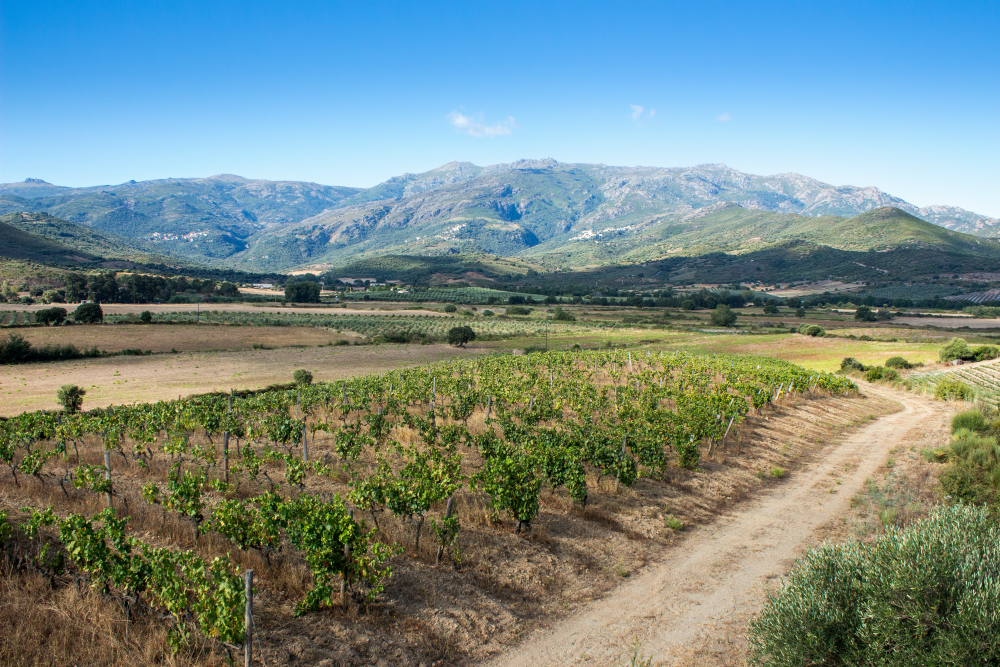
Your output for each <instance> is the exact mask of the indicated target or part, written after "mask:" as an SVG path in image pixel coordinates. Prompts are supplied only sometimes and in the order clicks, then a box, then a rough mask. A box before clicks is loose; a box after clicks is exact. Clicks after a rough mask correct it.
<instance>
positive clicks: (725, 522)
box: [0, 347, 917, 666]
mask: <svg viewBox="0 0 1000 667" xmlns="http://www.w3.org/2000/svg"><path fill="white" fill-rule="evenodd" d="M327 349H329V350H332V351H337V350H344V349H345V348H324V351H325V350H327ZM369 349H370V348H369ZM404 349H406V350H420V349H425V348H418V347H409V348H404ZM446 349H447V350H449V351H450V350H452V348H446ZM350 352H354V349H353V348H351V349H350ZM458 353H461V351H458ZM282 354H284V355H287V354H289V351H287V350H286V351H283V352H282ZM192 356H193V357H197V355H192ZM216 356H219V355H216ZM375 361H376V360H374V359H373V360H371V363H374V362H375ZM425 361H426V360H425ZM266 363H267V362H266V361H264V360H262V361H261V364H266ZM356 367H357V366H356V365H355V368H356ZM367 370H369V371H375V370H377V369H376V368H369V369H367ZM287 377H288V374H285V375H284V378H287ZM284 378H282V379H284ZM324 379H326V378H324ZM207 388H208V387H206V386H205V385H203V384H202V385H200V386H199V388H198V389H199V391H204V390H206V389H207ZM872 394H873V396H871V397H868V398H865V397H848V398H829V397H825V396H823V395H813V396H810V397H807V398H804V397H798V396H796V397H793V398H791V399H784V400H781V401H779V405H778V406H777V407H776V408H774V409H772V408H767V409H766V410H765V411H764V412H763V413H762V414H760V415H758V416H756V417H753V418H751V419H748V420H747V422H745V423H744V425H743V426H742V428H741V429H740V430H739V431H738V432H737V433H736V434H731V435H730V437H729V438H728V440H727V441H725V442H723V443H722V444H721V446H720V447H719V448H718V451H717V452H715V453H714V455H713V457H712V458H709V457H708V455H707V454H708V453H707V451H703V460H702V464H701V466H700V468H699V469H698V470H695V471H687V470H682V469H680V468H678V467H676V466H675V465H672V466H671V467H670V468H668V470H667V473H666V474H665V475H664V477H663V478H662V479H661V478H659V477H657V478H650V477H644V478H641V479H640V480H639V481H638V482H637V483H636V484H635V486H633V487H632V488H625V487H621V488H618V487H617V486H616V485H615V484H614V483H613V480H608V479H603V480H602V479H598V478H596V477H594V476H593V475H592V476H591V478H590V479H588V486H589V487H590V488H591V489H592V492H591V494H590V497H589V499H588V503H587V507H586V508H581V507H579V506H577V505H574V504H573V503H572V502H570V500H569V498H568V497H567V496H566V495H565V493H551V492H547V493H543V495H542V497H541V512H540V514H539V517H538V518H537V519H536V520H535V521H534V522H533V525H532V529H531V531H530V532H527V533H521V534H515V532H514V531H513V526H512V525H511V524H510V523H509V522H508V521H506V520H503V519H500V520H496V519H493V518H491V517H490V516H489V513H488V512H487V511H486V507H485V504H484V503H483V500H482V499H481V498H480V497H478V495H477V494H475V493H472V492H470V491H464V492H462V494H460V495H459V496H458V498H457V500H458V503H457V506H458V515H459V517H460V519H461V522H462V532H461V533H460V537H459V546H460V551H459V552H457V553H456V554H449V555H448V556H447V557H446V559H445V562H444V563H442V564H441V565H435V550H434V545H433V542H432V540H431V539H430V538H429V537H427V539H425V540H424V541H423V542H422V544H421V548H420V549H419V550H417V549H416V548H415V546H414V542H413V538H414V529H413V527H412V526H410V525H407V524H403V523H401V522H398V521H396V520H394V519H392V518H391V517H387V516H382V517H380V518H379V521H380V535H379V539H380V540H383V541H388V542H396V543H399V544H400V545H402V546H403V552H402V553H401V554H399V555H398V556H396V557H394V558H393V560H392V567H393V570H394V574H393V577H392V578H391V579H390V580H389V582H388V585H387V587H386V590H385V592H384V593H383V594H382V595H381V596H380V597H379V599H378V600H377V601H376V603H375V604H373V605H371V606H369V607H368V608H367V609H361V608H359V607H357V606H352V608H351V609H350V610H348V611H343V610H340V609H328V610H324V611H320V612H316V613H311V614H308V615H306V616H303V617H299V618H295V617H293V615H292V608H293V606H294V603H295V602H296V601H297V599H298V598H299V597H300V596H301V592H302V590H303V587H304V586H305V584H306V582H307V580H308V574H307V572H306V570H305V568H304V565H303V563H302V562H301V561H300V560H299V559H297V557H295V556H293V555H286V554H281V555H279V556H277V557H274V558H272V560H273V562H274V568H273V569H271V568H269V567H268V566H267V564H266V563H264V561H263V559H262V558H261V557H259V555H258V554H257V552H255V551H251V552H240V551H238V550H233V549H232V548H231V547H230V546H228V545H227V543H225V541H224V540H221V538H218V537H217V536H214V535H212V534H209V535H206V536H199V535H198V534H197V532H196V531H195V530H194V528H193V526H192V525H191V524H190V522H188V521H185V520H182V519H178V518H176V517H174V516H173V515H166V514H163V515H161V512H160V510H159V509H158V508H156V507H149V506H146V505H145V504H144V503H143V502H142V501H141V500H140V499H139V494H140V489H141V486H142V484H143V483H144V482H146V481H148V480H149V479H156V480H160V481H161V483H162V478H163V477H164V475H165V474H166V469H167V468H168V467H169V462H167V461H163V460H159V461H157V462H156V463H155V464H154V465H152V466H151V467H150V468H149V469H148V470H147V469H142V468H140V467H139V466H137V465H135V464H133V463H130V462H129V461H128V460H125V459H124V457H122V458H121V459H119V458H117V457H116V458H115V462H114V464H113V468H114V470H115V478H114V479H115V488H116V490H118V492H119V499H118V500H116V503H122V499H123V498H127V499H129V502H128V504H127V506H124V503H123V507H122V510H123V511H125V512H126V513H128V514H129V515H130V516H131V520H130V523H129V528H130V530H132V531H135V532H136V533H137V535H138V536H140V537H142V538H143V539H145V540H147V541H149V542H152V543H155V544H171V545H174V546H175V547H177V548H182V549H193V550H196V551H198V552H199V553H202V554H204V555H213V554H216V553H223V552H227V551H228V552H230V553H231V557H232V558H234V560H235V562H237V563H238V564H239V566H240V567H252V568H253V569H254V570H255V572H257V573H258V576H259V577H260V579H259V582H260V595H259V596H258V598H257V604H258V607H257V612H256V624H257V628H258V631H259V641H260V650H261V654H262V658H263V661H264V664H268V665H272V664H275V665H285V664H309V665H324V666H332V665H421V664H424V665H432V664H440V665H444V664H447V665H452V664H473V663H477V662H483V661H488V660H495V664H525V663H526V662H528V661H531V662H538V663H541V664H568V663H570V662H574V661H576V660H579V659H582V658H583V656H584V654H586V656H587V657H588V658H592V659H593V660H594V661H595V664H614V663H615V662H616V661H617V660H618V659H619V657H620V656H621V655H623V653H624V651H625V650H626V648H627V646H628V645H629V643H630V642H631V641H632V638H633V635H638V636H639V637H640V639H642V641H643V642H644V648H645V649H646V650H647V651H649V650H650V649H655V650H656V651H657V654H658V655H660V654H663V655H666V653H665V651H666V648H667V647H668V646H669V645H670V642H671V641H673V642H675V643H676V642H679V643H680V645H683V646H685V647H687V648H690V647H691V646H694V644H693V643H692V642H695V641H696V640H699V641H700V640H702V639H704V638H705V637H703V636H702V633H703V631H705V632H707V630H704V628H700V627H699V626H698V623H699V622H702V621H703V622H706V623H712V622H717V621H718V619H725V618H728V617H727V616H726V614H727V613H729V611H728V610H729V609H730V607H731V606H732V605H731V601H732V600H731V598H733V595H732V594H730V592H729V590H730V589H729V588H727V587H732V586H736V589H735V590H737V591H739V592H740V594H739V596H738V597H742V595H743V593H755V594H756V591H757V589H756V588H753V586H754V585H756V583H757V582H758V580H759V576H758V575H759V574H760V571H766V572H771V571H772V570H773V571H779V570H780V568H781V567H784V565H782V563H784V561H783V560H782V558H785V557H786V554H785V552H784V551H781V550H780V549H779V553H777V554H773V553H771V551H768V549H771V548H772V547H774V545H779V546H781V545H782V544H783V543H784V541H785V540H787V541H788V543H789V545H798V544H799V543H800V542H802V541H803V535H804V534H811V533H810V530H811V528H810V527H811V526H812V525H813V523H815V521H814V519H815V516H814V515H817V513H819V512H822V511H823V509H822V508H820V509H817V508H816V507H813V504H819V502H820V499H821V500H822V502H824V503H827V502H829V503H833V504H831V505H828V506H827V507H826V508H825V511H826V514H825V515H819V516H825V517H829V516H831V514H832V511H833V510H835V509H836V508H837V505H836V504H835V503H836V501H837V499H838V498H839V497H840V496H838V495H829V491H828V489H829V488H833V485H834V484H835V479H834V477H835V476H838V477H839V476H841V475H842V476H843V479H844V481H845V482H848V483H853V481H854V479H855V477H857V476H858V475H860V474H861V472H860V470H861V467H860V466H861V464H862V463H864V462H866V461H867V460H868V458H866V456H870V455H871V452H869V451H867V449H866V447H868V446H869V445H868V444H867V443H868V438H867V437H864V434H868V435H874V436H877V437H880V438H881V440H877V441H876V444H875V445H870V447H871V450H872V451H875V450H877V449H878V448H881V447H883V446H887V445H885V443H886V442H888V441H889V440H890V439H891V438H890V435H892V433H893V432H894V429H896V428H898V427H899V423H898V422H900V417H899V416H897V415H893V416H890V417H887V418H885V419H883V420H879V417H880V416H882V415H884V414H887V413H890V412H892V411H893V410H894V409H897V405H896V404H895V403H894V402H893V401H892V400H888V399H887V398H884V397H882V396H881V394H879V395H875V391H873V392H872ZM914 416H917V415H915V414H909V415H908V416H907V417H906V419H907V420H908V419H911V418H912V417H914ZM477 417H478V418H481V416H477ZM477 417H474V418H473V422H474V421H475V420H476V419H477ZM873 420H874V421H875V424H874V425H869V423H870V422H872V421H873ZM886 420H890V421H889V423H888V425H885V426H879V425H880V424H883V422H884V421H886ZM859 426H861V427H863V428H864V430H863V431H861V432H860V434H859V435H854V436H850V437H847V439H846V441H845V440H844V437H845V436H849V434H852V433H856V432H858V428H859ZM475 427H476V424H475V423H470V428H473V429H475ZM876 427H878V428H876ZM873 429H874V430H873ZM317 435H318V436H320V437H317V438H316V440H315V441H314V442H313V443H311V445H310V451H311V453H314V455H315V456H317V457H323V456H324V455H327V456H328V455H330V454H331V452H332V451H333V448H332V443H331V442H330V441H328V440H327V439H324V437H323V436H322V434H317ZM842 441H843V442H842ZM859 441H863V444H861V445H859V444H858V442H859ZM828 443H833V444H828ZM841 443H842V444H841ZM102 449H103V447H102V445H101V443H100V441H99V440H98V439H96V438H94V439H93V442H90V443H87V445H86V446H85V447H82V448H81V452H80V455H81V457H82V460H83V462H87V463H100V462H101V457H102V454H101V451H102ZM849 452H851V453H853V454H851V455H850V456H848V453H849ZM463 455H464V456H466V458H467V459H468V460H469V461H470V462H471V464H473V465H474V463H475V461H474V456H473V455H472V453H471V452H463ZM161 458H162V457H161ZM71 459H72V456H71ZM856 459H857V460H856ZM860 459H864V461H861V460H860ZM817 461H818V463H817ZM831 461H832V462H831ZM70 464H72V465H75V461H70ZM842 465H846V466H847V468H848V469H845V470H844V472H843V473H840V467H841V466H842ZM855 465H856V466H859V467H857V468H854V467H852V466H855ZM821 468H822V470H824V471H826V470H827V468H829V471H827V472H824V473H822V474H820V473H819V472H817V471H818V470H820V469H821ZM777 470H782V471H785V470H788V471H790V472H789V473H788V475H787V476H786V477H782V478H781V479H778V478H777V477H776V476H775V474H774V471H777ZM51 474H53V475H58V474H60V473H59V471H58V470H53V471H52V473H51ZM278 474H279V476H280V473H278ZM344 482H346V479H342V480H340V481H339V482H338V481H337V480H331V479H328V478H315V477H310V480H309V483H308V487H309V490H310V491H312V492H319V493H324V494H326V493H331V492H333V491H338V490H339V491H341V492H343V490H345V489H346V486H345V485H344ZM243 484H248V482H244V483H243ZM816 485H819V486H822V489H819V486H816ZM814 486H816V488H817V489H818V490H815V491H814V490H813V488H814ZM313 487H315V488H313ZM845 488H848V487H845ZM803 489H804V490H805V491H803ZM241 492H253V489H250V488H247V489H243V490H242V491H241ZM803 493H806V496H805V497H803V496H802V494H803ZM811 493H814V494H816V496H817V497H816V498H813V497H812V496H811V495H809V494H811ZM839 493H840V494H842V495H844V497H845V498H846V497H847V494H848V492H847V491H839ZM823 494H828V495H823ZM828 497H829V500H828ZM791 498H797V499H798V500H797V501H795V502H793V501H792V500H790V499H791ZM814 501H815V503H814ZM25 504H32V505H47V504H54V505H55V506H56V509H57V512H66V511H78V512H79V511H84V512H86V513H90V512H93V511H97V510H98V509H100V507H101V500H100V499H99V498H96V497H94V494H91V493H88V492H86V491H82V490H76V489H72V488H70V489H69V490H68V494H63V493H62V491H61V490H60V487H59V486H58V484H56V483H54V482H53V481H52V480H35V479H30V478H25V477H24V476H23V475H22V476H21V481H20V486H19V487H18V486H15V485H14V484H13V481H12V479H11V477H10V476H9V475H0V509H6V510H8V515H9V516H12V517H13V516H20V512H19V511H18V510H19V508H20V507H22V506H24V505H25ZM129 508H134V509H129ZM441 510H443V508H436V510H435V511H436V512H439V511H441ZM800 516H801V517H802V519H803V520H802V521H799V518H800ZM741 517H746V520H745V521H751V524H747V523H745V521H744V520H741ZM768 517H771V518H768ZM362 518H365V519H366V520H367V521H369V524H370V525H372V523H373V521H374V518H373V517H368V516H365V513H362ZM668 518H670V519H676V520H679V521H681V522H682V524H683V526H684V530H682V531H675V530H674V529H672V528H669V527H668V526H667V523H666V520H667V519H668ZM741 521H743V522H741ZM753 522H756V523H753ZM428 533H429V530H428V529H427V527H425V528H424V535H425V536H428ZM755 548H760V549H762V550H763V551H762V552H761V554H762V555H759V556H758V555H754V552H753V549H755ZM791 548H793V547H792V546H789V547H788V549H791ZM741 559H742V560H741ZM743 563H748V565H746V567H744V565H743ZM747 568H749V571H748V572H746V573H743V571H744V570H745V569H747ZM736 575H739V576H736ZM39 585H41V584H39V583H38V582H37V581H36V582H34V583H32V582H31V581H30V580H29V581H27V583H24V584H21V585H20V587H15V588H16V589H17V590H18V591H21V590H22V589H24V588H30V587H31V586H35V587H36V588H37V586H39ZM32 590H35V589H32ZM17 599H19V600H23V599H24V595H23V594H21V593H18V596H17ZM693 600H694V601H697V600H700V601H702V602H703V603H704V604H703V607H705V609H703V610H701V611H699V609H701V608H698V607H695V606H694V605H693ZM3 604H4V602H3V601H0V607H2V606H3ZM749 608H750V607H739V608H738V610H740V611H742V610H745V609H749ZM709 609H711V610H713V611H712V612H711V613H709V611H708V610H709ZM576 610H580V611H579V612H578V614H576V615H572V616H571V614H573V612H574V611H576ZM0 611H2V609H0ZM112 612H113V610H111V611H108V610H105V613H107V614H112ZM34 613H35V616H33V618H38V619H40V620H38V621H37V622H38V623H43V622H45V623H51V619H50V617H49V616H46V609H45V608H39V609H35V610H34ZM49 613H50V615H51V614H58V613H61V612H59V611H58V610H50V612H49ZM733 613H735V612H733ZM567 617H569V619H570V620H568V621H561V620H560V619H566V618H567ZM119 618H121V616H119ZM46 619H49V620H46ZM678 619H680V620H682V621H683V622H682V623H680V624H677V623H676V621H677V620H678ZM699 619H702V620H699ZM122 620H124V619H123V618H122ZM553 628H554V630H553ZM685 628H688V629H687V630H685ZM670 632H673V633H674V634H673V635H671V634H670ZM678 632H680V633H681V634H677V633H678ZM685 633H686V634H685ZM526 637H527V638H528V643H525V644H523V645H521V646H520V647H518V644H519V643H520V642H522V641H523V640H524V639H525V638H526ZM664 637H666V639H664ZM671 637H673V639H671ZM112 639H113V638H109V637H108V634H107V633H106V632H104V631H95V634H94V638H93V639H92V641H93V642H102V641H107V642H111V641H112ZM5 641H6V640H5V638H4V637H3V635H2V633H0V649H2V648H4V642H5ZM143 645H148V644H146V643H143ZM7 648H9V646H8V647H7ZM685 650H687V649H685ZM66 658H67V663H66V664H69V662H70V658H71V656H66ZM215 659H216V658H212V659H211V660H215ZM211 660H209V659H208V658H206V659H205V661H204V664H208V663H209V662H211ZM191 661H194V662H197V663H199V664H201V663H202V661H201V660H195V659H194V658H191ZM83 662H86V660H83ZM38 664H55V663H52V662H51V661H46V660H39V661H38ZM108 664H128V663H127V662H126V661H124V660H119V661H112V662H109V663H108Z"/></svg>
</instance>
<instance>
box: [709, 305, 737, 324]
mask: <svg viewBox="0 0 1000 667" xmlns="http://www.w3.org/2000/svg"><path fill="white" fill-rule="evenodd" d="M711 320H712V324H714V325H715V326H717V327H731V326H733V325H734V324H736V313H734V312H733V310H732V308H730V307H729V306H727V305H726V304H724V303H720V304H719V305H718V306H716V307H715V310H713V311H712V315H711Z"/></svg>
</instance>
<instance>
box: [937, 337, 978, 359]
mask: <svg viewBox="0 0 1000 667" xmlns="http://www.w3.org/2000/svg"><path fill="white" fill-rule="evenodd" d="M938 354H939V356H940V357H941V361H954V360H955V359H972V355H973V353H972V350H970V349H969V344H968V343H966V342H965V339H964V338H952V339H951V341H949V343H948V344H947V345H945V346H944V347H943V348H941V351H940V352H939V353H938Z"/></svg>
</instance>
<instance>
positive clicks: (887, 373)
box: [865, 366, 899, 382]
mask: <svg viewBox="0 0 1000 667" xmlns="http://www.w3.org/2000/svg"><path fill="white" fill-rule="evenodd" d="M865 379H866V380H868V381H869V382H880V381H881V382H899V372H898V371H896V370H895V369H892V368H883V367H882V366H872V367H871V368H869V369H868V370H867V371H865Z"/></svg>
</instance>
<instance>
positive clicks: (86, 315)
mask: <svg viewBox="0 0 1000 667" xmlns="http://www.w3.org/2000/svg"><path fill="white" fill-rule="evenodd" d="M73 321H74V322H79V323H81V324H99V323H101V322H103V321H104V310H102V309H101V304H99V303H81V304H80V305H79V306H77V307H76V310H74V311H73Z"/></svg>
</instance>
